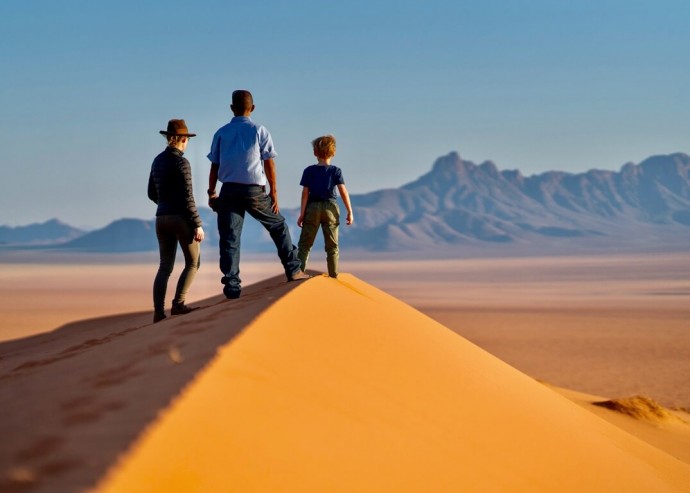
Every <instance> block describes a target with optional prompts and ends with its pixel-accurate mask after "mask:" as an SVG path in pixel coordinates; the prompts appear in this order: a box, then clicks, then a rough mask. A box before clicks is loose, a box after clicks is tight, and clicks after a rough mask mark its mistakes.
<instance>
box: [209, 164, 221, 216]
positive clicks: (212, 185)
mask: <svg viewBox="0 0 690 493" xmlns="http://www.w3.org/2000/svg"><path fill="white" fill-rule="evenodd" d="M218 167H219V166H218V164H216V163H211V169H210V170H209V172H208V206H209V207H210V208H211V209H213V210H214V211H215V210H216V209H215V207H214V205H215V204H214V202H215V201H216V199H217V198H218V195H216V183H217V182H218Z"/></svg>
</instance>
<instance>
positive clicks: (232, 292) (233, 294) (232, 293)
mask: <svg viewBox="0 0 690 493" xmlns="http://www.w3.org/2000/svg"><path fill="white" fill-rule="evenodd" d="M240 293H242V290H241V289H227V288H226V289H223V294H224V295H225V297H226V298H227V299H229V300H236V299H237V298H239V297H240Z"/></svg>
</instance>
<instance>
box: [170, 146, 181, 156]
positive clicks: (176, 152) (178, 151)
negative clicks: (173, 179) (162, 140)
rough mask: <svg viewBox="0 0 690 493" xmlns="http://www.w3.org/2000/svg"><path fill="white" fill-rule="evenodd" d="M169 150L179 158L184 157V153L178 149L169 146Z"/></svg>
mask: <svg viewBox="0 0 690 493" xmlns="http://www.w3.org/2000/svg"><path fill="white" fill-rule="evenodd" d="M168 150H169V151H170V152H172V153H173V154H177V155H178V156H184V152H182V151H181V150H179V149H178V148H177V147H172V146H168Z"/></svg>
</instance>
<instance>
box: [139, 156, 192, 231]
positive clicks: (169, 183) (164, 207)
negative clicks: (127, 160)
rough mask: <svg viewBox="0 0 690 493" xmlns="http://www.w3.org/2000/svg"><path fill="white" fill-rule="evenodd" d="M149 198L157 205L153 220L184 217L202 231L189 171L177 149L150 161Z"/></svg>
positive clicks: (186, 163)
mask: <svg viewBox="0 0 690 493" xmlns="http://www.w3.org/2000/svg"><path fill="white" fill-rule="evenodd" d="M149 198H150V199H151V200H153V201H154V202H155V203H156V204H158V210H156V216H167V215H179V216H184V217H186V218H187V219H189V221H190V223H191V224H192V225H193V226H194V227H195V228H200V227H201V218H200V217H199V211H197V209H196V203H195V202H194V193H193V192H192V168H191V166H190V165H189V161H187V158H185V157H184V156H183V153H182V151H180V150H179V149H175V148H174V147H167V148H166V149H165V150H164V151H163V152H161V153H160V154H159V155H158V156H156V159H154V160H153V164H152V165H151V174H150V175H149Z"/></svg>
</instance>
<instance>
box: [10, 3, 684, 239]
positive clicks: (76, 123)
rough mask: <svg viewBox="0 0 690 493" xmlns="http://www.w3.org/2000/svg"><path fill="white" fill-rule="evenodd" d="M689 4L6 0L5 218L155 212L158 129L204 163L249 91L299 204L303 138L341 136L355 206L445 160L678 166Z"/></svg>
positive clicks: (90, 222)
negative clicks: (185, 136) (150, 190)
mask: <svg viewBox="0 0 690 493" xmlns="http://www.w3.org/2000/svg"><path fill="white" fill-rule="evenodd" d="M688 20H690V2H687V1H684V0H683V1H681V0H677V1H674V0H656V1H635V0H627V1H613V0H598V1H587V0H581V1H567V0H524V1H518V0H515V1H497V0H493V1H492V0H486V1H482V2H478V1H473V2H467V1H464V0H455V1H434V0H427V1H424V2H422V1H417V2H411V1H404V0H396V1H392V0H367V1H360V0H355V1H345V2H339V3H326V2H317V1H311V0H308V1H302V2H295V1H291V2H289V1H277V0H273V1H256V0H255V1H252V2H250V1H243V2H236V1H231V2H227V1H203V0H200V1H197V2H179V1H168V2H160V1H148V2H141V1H137V2H134V1H129V0H124V1H120V2H94V1H86V0H65V1H63V2H54V1H38V0H3V1H2V2H0V46H2V50H0V66H1V67H2V77H0V108H1V109H0V143H1V144H2V154H1V155H0V165H1V166H2V180H0V211H1V212H0V224H7V225H20V224H27V223H30V222H37V221H44V220H47V219H49V218H52V217H59V218H60V219H62V220H65V221H67V222H69V223H71V224H74V225H78V226H88V227H100V226H104V225H105V224H107V223H108V222H110V221H112V220H114V219H117V218H120V217H140V218H150V217H152V216H153V215H154V213H155V206H154V205H153V204H152V203H150V202H149V201H148V199H147V198H146V181H147V179H148V172H149V169H150V164H151V161H152V159H153V157H154V156H155V155H156V154H157V153H158V152H160V151H161V150H162V149H163V147H164V141H163V138H162V137H161V136H160V135H159V134H158V131H159V130H161V129H163V128H165V125H166V122H167V120H168V119H170V118H184V119H186V120H187V123H188V125H189V127H190V128H191V129H192V130H193V131H195V132H196V133H197V134H199V137H197V138H196V139H194V140H192V142H191V144H190V146H189V147H188V149H187V154H186V155H187V157H188V158H189V160H190V162H191V163H192V168H193V175H194V186H195V194H196V196H197V202H198V203H199V204H200V205H201V204H204V203H205V189H206V184H207V176H208V161H207V160H206V157H205V156H206V154H207V153H208V148H209V146H210V142H211V138H212V135H213V133H214V131H215V130H216V129H217V128H218V127H219V126H221V125H222V124H224V123H226V122H227V121H228V120H229V118H230V117H231V115H230V112H229V107H228V106H229V102H230V95H231V93H232V91H233V90H234V89H237V88H246V89H249V90H251V91H252V92H253V93H254V97H255V103H256V105H257V110H256V112H255V113H254V115H253V118H254V120H255V121H257V122H260V123H263V124H264V125H266V126H267V127H268V129H269V130H270V131H271V133H272V135H273V139H274V142H275V144H276V149H277V151H278V154H279V156H278V158H277V164H278V184H279V198H280V203H281V206H282V207H295V206H297V205H298V199H299V193H300V188H299V179H300V176H301V172H302V169H303V168H304V167H305V166H307V165H309V164H311V163H312V162H313V158H312V154H311V148H310V141H311V140H312V139H313V138H314V137H316V136H318V135H322V134H325V133H333V134H335V135H336V137H337V139H338V155H337V156H336V158H335V159H334V164H337V165H338V166H340V167H341V168H342V169H343V172H344V175H345V178H346V181H347V185H348V189H349V190H350V193H351V194H357V193H363V192H368V191H371V190H376V189H380V188H388V187H397V186H400V185H402V184H404V183H407V182H409V181H412V180H414V179H415V178H417V177H418V176H420V175H422V174H423V173H425V172H427V171H428V170H429V169H430V167H431V165H432V164H433V162H434V160H435V159H436V158H437V157H439V156H441V155H444V154H447V153H448V152H450V151H458V152H459V153H460V155H461V156H462V157H463V158H465V159H468V160H472V161H475V162H481V161H484V160H488V159H490V160H493V161H494V162H495V163H496V164H497V165H498V167H499V168H501V169H515V168H517V169H520V170H521V171H522V172H523V173H524V174H528V175H529V174H535V173H540V172H542V171H545V170H549V169H558V170H563V171H569V172H583V171H586V170H588V169H591V168H601V169H614V170H617V169H619V168H620V166H621V165H622V164H623V163H625V162H628V161H633V162H639V161H641V160H643V159H644V158H646V157H648V156H650V155H653V154H661V153H671V152H678V151H680V152H690V70H689V69H688V60H690V36H688V32H687V22H688Z"/></svg>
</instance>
